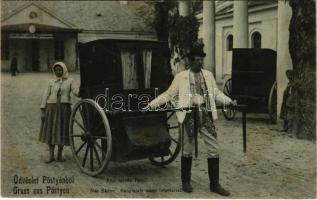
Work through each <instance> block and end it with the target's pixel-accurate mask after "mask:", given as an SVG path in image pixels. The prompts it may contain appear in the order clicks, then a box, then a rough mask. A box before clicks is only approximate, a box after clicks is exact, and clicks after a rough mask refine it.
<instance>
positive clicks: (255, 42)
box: [251, 31, 262, 49]
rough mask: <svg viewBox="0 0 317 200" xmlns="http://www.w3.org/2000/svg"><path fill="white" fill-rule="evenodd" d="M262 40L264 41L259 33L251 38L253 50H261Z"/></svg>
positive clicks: (255, 33)
mask: <svg viewBox="0 0 317 200" xmlns="http://www.w3.org/2000/svg"><path fill="white" fill-rule="evenodd" d="M261 39H262V36H261V34H260V33H259V32H257V31H256V32H254V33H253V34H252V36H251V41H252V43H251V44H252V46H251V47H252V48H255V49H261Z"/></svg>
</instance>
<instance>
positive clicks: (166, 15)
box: [139, 0, 203, 57]
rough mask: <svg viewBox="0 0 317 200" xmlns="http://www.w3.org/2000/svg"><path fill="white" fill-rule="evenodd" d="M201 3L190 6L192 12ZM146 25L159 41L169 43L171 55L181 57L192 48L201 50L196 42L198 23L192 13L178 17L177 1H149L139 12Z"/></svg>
mask: <svg viewBox="0 0 317 200" xmlns="http://www.w3.org/2000/svg"><path fill="white" fill-rule="evenodd" d="M200 4H201V1H199V0H196V1H195V2H194V3H192V4H190V5H191V6H192V10H195V9H199V5H200ZM139 15H140V16H142V17H143V18H144V19H145V20H146V23H147V24H148V25H149V26H151V27H153V28H154V29H155V31H156V33H157V37H158V39H159V40H161V41H169V44H170V50H171V52H172V53H174V52H175V53H177V54H179V56H180V57H183V56H184V55H185V54H186V53H187V52H188V51H189V50H190V49H192V48H195V47H196V48H202V47H203V45H202V42H201V41H199V40H198V30H199V22H198V20H197V19H196V17H195V14H194V12H191V14H190V15H189V16H185V17H184V16H180V15H179V13H178V2H177V1H155V2H153V1H151V2H147V7H143V8H142V9H140V10H139Z"/></svg>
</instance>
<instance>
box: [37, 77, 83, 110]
mask: <svg viewBox="0 0 317 200" xmlns="http://www.w3.org/2000/svg"><path fill="white" fill-rule="evenodd" d="M59 90H60V91H59ZM78 92H79V89H78V87H77V86H76V84H75V83H74V81H73V79H71V78H67V79H64V78H63V79H57V80H51V81H49V84H48V86H47V88H46V90H45V92H44V95H43V97H42V103H41V107H40V108H41V109H43V108H46V104H47V103H57V95H58V94H60V95H61V103H71V93H73V94H74V95H75V96H78Z"/></svg>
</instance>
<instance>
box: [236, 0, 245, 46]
mask: <svg viewBox="0 0 317 200" xmlns="http://www.w3.org/2000/svg"><path fill="white" fill-rule="evenodd" d="M248 47H249V24H248V1H247V0H245V1H243V0H241V1H234V2H233V48H248Z"/></svg>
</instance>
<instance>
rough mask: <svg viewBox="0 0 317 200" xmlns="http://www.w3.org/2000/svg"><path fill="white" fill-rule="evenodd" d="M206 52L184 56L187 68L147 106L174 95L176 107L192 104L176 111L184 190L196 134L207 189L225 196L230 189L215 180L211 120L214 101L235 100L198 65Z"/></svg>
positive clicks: (215, 149)
mask: <svg viewBox="0 0 317 200" xmlns="http://www.w3.org/2000/svg"><path fill="white" fill-rule="evenodd" d="M205 55H206V54H205V53H204V52H202V51H199V50H192V51H191V52H190V53H189V54H188V55H187V56H188V59H189V62H190V69H189V70H186V71H183V72H180V73H178V74H177V75H176V76H175V78H174V80H173V82H172V84H171V86H170V87H169V88H168V90H167V91H165V92H164V93H162V94H161V95H160V96H158V97H157V98H156V99H154V100H153V101H151V102H150V104H149V108H150V109H154V108H156V107H158V106H160V105H163V104H165V103H167V102H169V101H171V100H173V99H178V102H177V107H178V108H188V107H195V109H193V110H192V111H191V112H186V111H177V113H176V115H177V119H178V121H179V123H180V124H181V126H182V129H183V130H184V131H183V136H182V157H181V179H182V188H183V191H184V192H192V191H193V188H192V186H191V184H190V179H191V166H192V154H193V150H194V149H195V152H196V155H197V134H198V133H199V134H200V136H201V138H202V139H203V141H204V143H205V147H206V149H207V155H208V158H207V160H208V174H209V180H210V191H211V192H215V193H218V194H220V195H224V196H229V195H230V192H229V191H227V190H225V189H224V188H223V187H222V186H221V185H220V184H219V153H218V142H217V133H216V130H215V126H214V123H213V122H214V120H216V119H217V109H216V103H215V101H218V102H221V103H223V104H236V103H235V101H232V100H231V99H230V98H229V97H227V96H226V95H224V94H223V93H222V92H221V91H220V90H219V89H218V88H217V85H216V81H215V78H214V76H213V74H212V73H211V72H210V71H207V70H204V69H202V63H203V58H204V56H205Z"/></svg>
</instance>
